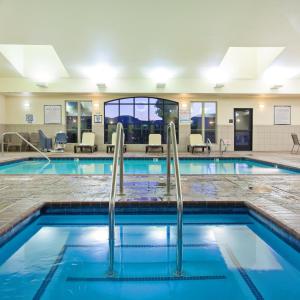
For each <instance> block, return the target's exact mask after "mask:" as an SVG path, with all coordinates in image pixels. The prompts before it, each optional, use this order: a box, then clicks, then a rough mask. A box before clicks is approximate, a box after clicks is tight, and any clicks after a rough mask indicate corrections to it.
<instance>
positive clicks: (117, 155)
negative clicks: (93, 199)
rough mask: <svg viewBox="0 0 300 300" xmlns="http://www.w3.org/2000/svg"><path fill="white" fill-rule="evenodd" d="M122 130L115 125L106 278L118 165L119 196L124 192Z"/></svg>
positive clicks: (111, 247) (112, 238)
mask: <svg viewBox="0 0 300 300" xmlns="http://www.w3.org/2000/svg"><path fill="white" fill-rule="evenodd" d="M123 136H124V129H123V125H122V123H118V124H117V138H116V145H115V150H114V159H113V167H112V181H111V192H110V197H109V209H108V213H109V224H108V227H109V267H108V272H107V274H108V276H110V277H112V276H114V274H115V272H114V256H115V200H116V193H117V192H116V190H117V173H118V165H120V172H119V173H120V194H123V191H124V180H123V177H124V157H123V148H124V145H123V143H124V138H123Z"/></svg>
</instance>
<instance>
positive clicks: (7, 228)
mask: <svg viewBox="0 0 300 300" xmlns="http://www.w3.org/2000/svg"><path fill="white" fill-rule="evenodd" d="M108 204H109V202H108V201H105V202H94V201H90V202H89V201H87V202H67V201H66V202H64V201H62V202H44V203H41V204H39V205H36V206H33V207H31V208H30V209H28V210H26V211H25V212H23V213H22V214H21V215H20V216H18V217H16V218H15V219H14V220H12V221H11V222H9V223H6V224H5V225H3V226H1V228H0V249H1V247H3V246H4V245H5V244H6V243H7V242H8V241H9V240H11V239H12V238H13V237H14V236H16V235H17V234H18V233H19V232H20V231H22V230H23V229H24V228H25V227H26V226H28V225H29V224H30V223H32V222H33V221H34V220H36V219H37V218H38V217H39V216H41V215H43V214H60V215H69V214H75V215H78V214H98V213H101V214H104V213H108ZM157 208H160V211H159V212H160V214H163V213H167V212H168V213H170V212H171V213H176V201H171V200H169V201H163V202H142V201H132V202H125V201H119V202H116V210H117V211H116V213H120V209H121V210H122V209H123V213H126V214H128V213H132V214H137V213H142V214H145V213H147V212H148V213H153V214H157V213H158V211H155V212H154V211H153V210H154V209H157ZM161 209H163V210H161ZM170 209H173V210H170ZM121 213H122V212H121ZM184 213H185V214H191V213H195V214H203V213H214V214H221V213H233V214H240V213H249V214H250V215H251V216H252V217H253V218H255V219H256V220H257V221H258V222H260V223H262V224H263V225H265V226H266V227H267V228H268V229H269V230H271V231H272V232H273V233H275V234H276V235H277V236H279V237H280V238H281V239H282V240H284V241H285V242H286V243H288V244H289V245H290V246H292V247H293V248H294V249H296V250H297V251H299V252H300V231H299V230H296V229H295V228H292V227H291V226H289V225H288V224H287V223H285V222H284V221H283V220H280V218H276V217H274V216H273V215H272V214H270V213H269V212H268V211H267V210H266V209H264V208H262V207H259V205H258V204H254V203H251V202H249V201H234V200H232V201H230V200H228V201H197V202H194V201H184Z"/></svg>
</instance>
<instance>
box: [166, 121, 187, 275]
mask: <svg viewBox="0 0 300 300" xmlns="http://www.w3.org/2000/svg"><path fill="white" fill-rule="evenodd" d="M171 143H172V146H173V156H174V158H173V159H174V175H175V183H176V200H177V245H176V275H177V276H182V253H183V244H182V225H183V197H182V189H181V178H180V169H179V158H178V148H177V139H176V128H175V124H174V123H173V122H171V123H170V124H169V126H168V135H167V145H168V146H167V147H168V148H167V154H168V155H167V194H168V195H170V191H171Z"/></svg>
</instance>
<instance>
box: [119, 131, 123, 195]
mask: <svg viewBox="0 0 300 300" xmlns="http://www.w3.org/2000/svg"><path fill="white" fill-rule="evenodd" d="M119 156H120V181H119V184H120V191H119V195H124V128H123V126H122V127H121V134H120V148H119Z"/></svg>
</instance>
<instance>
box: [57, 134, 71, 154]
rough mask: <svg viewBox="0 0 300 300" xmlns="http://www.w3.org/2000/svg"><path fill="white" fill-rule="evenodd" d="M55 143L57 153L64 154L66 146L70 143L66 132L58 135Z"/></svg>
mask: <svg viewBox="0 0 300 300" xmlns="http://www.w3.org/2000/svg"><path fill="white" fill-rule="evenodd" d="M54 142H55V147H54V149H55V151H60V152H64V150H65V147H66V144H67V142H68V137H67V134H66V133H65V132H58V133H56V135H55V138H54Z"/></svg>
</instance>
